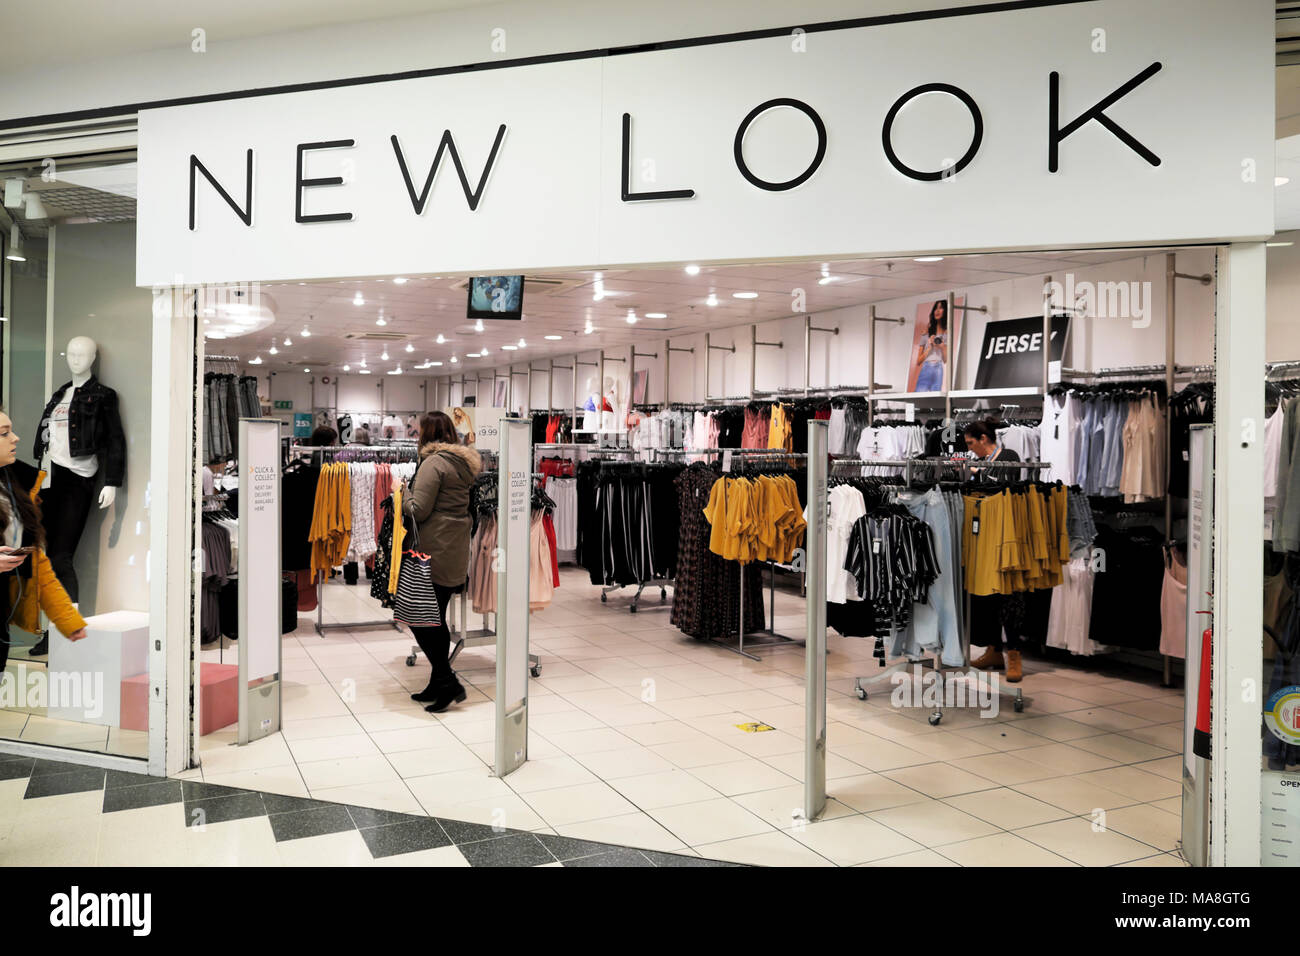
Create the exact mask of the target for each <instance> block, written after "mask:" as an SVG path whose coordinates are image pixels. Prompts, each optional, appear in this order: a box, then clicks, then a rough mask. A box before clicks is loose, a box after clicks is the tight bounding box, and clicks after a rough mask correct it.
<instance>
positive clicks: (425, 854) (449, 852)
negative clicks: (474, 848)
mask: <svg viewBox="0 0 1300 956" xmlns="http://www.w3.org/2000/svg"><path fill="white" fill-rule="evenodd" d="M371 865H372V866H421V867H425V866H427V867H442V866H454V867H462V866H466V867H467V866H469V860H467V859H465V854H463V853H461V852H460V850H458V849H456V848H455V847H454V846H440V847H434V848H433V849H431V850H417V851H415V852H414V853H397V854H394V855H393V856H385V857H380V858H379V859H378V860H375V861H374V862H373V863H372V864H371Z"/></svg>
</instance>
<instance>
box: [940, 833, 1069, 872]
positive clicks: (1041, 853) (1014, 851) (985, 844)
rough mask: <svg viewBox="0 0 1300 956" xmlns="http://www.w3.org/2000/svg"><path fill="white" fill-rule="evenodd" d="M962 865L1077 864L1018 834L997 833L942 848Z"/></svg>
mask: <svg viewBox="0 0 1300 956" xmlns="http://www.w3.org/2000/svg"><path fill="white" fill-rule="evenodd" d="M938 852H939V853H941V854H942V855H943V856H945V857H947V858H948V859H950V860H952V861H953V862H955V863H958V864H960V865H961V866H1016V867H1022V866H1024V867H1028V866H1035V867H1036V866H1077V865H1078V864H1076V863H1073V862H1071V861H1070V860H1067V859H1066V858H1065V857H1063V856H1060V855H1058V854H1056V853H1053V852H1052V851H1051V850H1047V849H1044V848H1043V847H1041V846H1038V845H1037V844H1034V843H1030V842H1029V841H1028V840H1025V839H1022V838H1021V837H1019V836H1017V835H1016V834H1014V833H994V834H991V835H989V836H984V837H979V838H977V839H974V840H964V841H962V842H961V843H950V844H948V845H947V846H944V847H940V848H939V850H938Z"/></svg>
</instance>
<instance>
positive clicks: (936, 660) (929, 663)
mask: <svg viewBox="0 0 1300 956" xmlns="http://www.w3.org/2000/svg"><path fill="white" fill-rule="evenodd" d="M929 464H934V465H955V466H958V467H961V468H984V469H989V468H991V469H994V470H996V469H999V468H1022V469H1027V470H1029V471H1042V470H1044V469H1047V468H1051V467H1052V466H1051V463H1050V462H1045V461H997V460H993V461H990V460H989V459H987V458H969V459H967V458H949V459H945V458H907V459H898V458H891V459H882V458H837V459H835V460H834V461H832V462H831V466H832V467H834V466H836V465H887V466H893V467H903V468H904V469H905V470H907V468H908V466H912V465H929ZM905 480H906V482H907V483H908V484H910V483H911V474H910V471H909V472H908V473H907V475H906V479H905ZM963 593H964V595H965V613H964V614H963V617H962V629H961V630H962V634H961V654H962V660H963V661H964V662H965V663H963V664H962V666H961V667H948V666H945V665H944V664H943V663H942V660H941V659H940V655H941V654H942V648H939V649H936V650H935V651H934V653H933V654H930V655H923V656H921V657H919V658H916V659H912V658H904V659H902V660H899V661H895V662H894V663H893V664H890V665H888V666H886V667H884V668H883V669H881V670H880V671H879V672H878V673H876V674H872V675H871V676H870V677H855V678H854V679H853V690H854V693H856V694H857V696H858V699H859V700H866V699H867V695H868V692H867V688H868V687H869V686H870V685H872V684H877V683H879V682H881V681H887V680H891V678H892V677H893V675H894V674H896V673H898V672H899V671H905V670H907V669H908V668H909V667H915V666H919V667H922V668H926V667H928V668H930V669H931V670H933V671H934V672H935V675H936V676H937V678H938V681H939V684H938V690H939V700H940V701H941V702H942V701H943V700H944V695H943V678H944V674H945V673H947V672H950V671H955V672H957V673H959V674H963V675H965V674H969V673H971V672H970V671H968V668H969V667H970V617H971V609H970V592H969V591H967V590H965V589H964V588H963ZM989 676H990V675H988V674H986V673H984V672H983V671H975V672H974V679H975V681H976V682H977V683H978V684H979V685H980V686H981V687H982V688H984V689H986V690H988V691H989V692H992V691H994V690H996V691H997V694H998V696H999V697H1002V698H1007V699H1010V700H1011V704H1012V707H1013V708H1014V710H1015V711H1016V713H1021V712H1022V711H1023V710H1024V709H1025V705H1026V703H1029V702H1030V699H1029V698H1026V697H1025V696H1024V691H1023V690H1022V689H1021V688H1019V687H1017V688H1015V689H1014V690H1012V689H1010V688H1007V687H1004V686H1002V683H1001V682H1000V681H999V682H998V684H997V685H996V687H994V686H993V685H992V684H991V682H990V680H989ZM891 682H892V681H891ZM942 720H943V705H942V703H940V705H939V707H938V708H937V709H936V710H934V711H932V712H931V714H930V717H929V721H930V725H931V726H935V725H937V724H938V723H939V722H940V721H942Z"/></svg>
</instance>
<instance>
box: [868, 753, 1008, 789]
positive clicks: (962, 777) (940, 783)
mask: <svg viewBox="0 0 1300 956" xmlns="http://www.w3.org/2000/svg"><path fill="white" fill-rule="evenodd" d="M995 756H1001V755H995ZM884 776H886V777H888V778H889V779H891V780H893V781H895V782H896V783H901V784H902V785H903V786H905V787H909V788H911V789H912V790H915V791H917V792H918V793H923V794H925V795H926V796H928V797H935V798H938V797H951V796H953V795H954V794H958V793H972V792H974V791H976V790H991V789H993V788H994V787H995V786H996V784H994V783H993V782H992V781H991V780H989V779H988V778H987V777H981V776H979V775H978V774H975V773H971V772H970V771H967V770H963V769H961V768H960V767H956V766H954V765H952V764H950V763H928V764H921V765H920V766H917V767H902V768H900V769H898V770H886V771H884Z"/></svg>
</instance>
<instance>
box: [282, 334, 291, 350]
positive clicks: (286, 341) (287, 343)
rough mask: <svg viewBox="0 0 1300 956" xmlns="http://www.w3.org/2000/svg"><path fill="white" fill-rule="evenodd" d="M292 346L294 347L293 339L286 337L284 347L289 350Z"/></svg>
mask: <svg viewBox="0 0 1300 956" xmlns="http://www.w3.org/2000/svg"><path fill="white" fill-rule="evenodd" d="M291 345H293V339H291V338H289V336H287V335H286V336H285V337H284V347H285V348H288V347H289V346H291Z"/></svg>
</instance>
